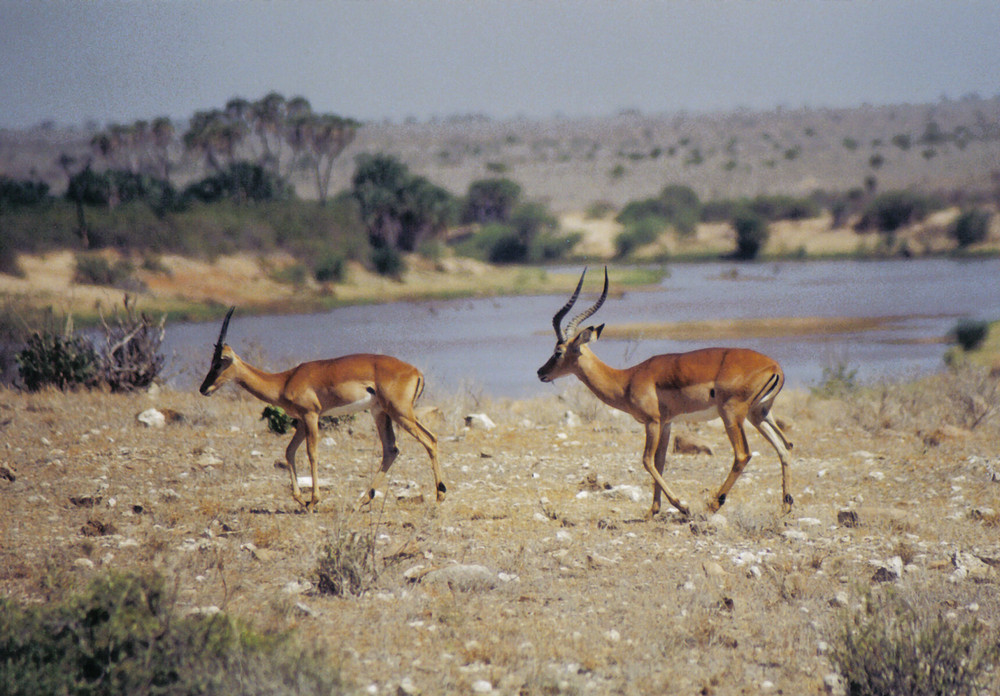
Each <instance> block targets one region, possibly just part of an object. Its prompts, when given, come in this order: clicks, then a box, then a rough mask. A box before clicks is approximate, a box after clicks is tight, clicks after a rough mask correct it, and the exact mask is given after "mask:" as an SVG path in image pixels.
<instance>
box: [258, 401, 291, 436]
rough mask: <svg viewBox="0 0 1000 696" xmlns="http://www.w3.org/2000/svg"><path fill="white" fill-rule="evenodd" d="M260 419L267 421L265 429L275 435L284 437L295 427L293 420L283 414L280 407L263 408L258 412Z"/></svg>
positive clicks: (269, 406)
mask: <svg viewBox="0 0 1000 696" xmlns="http://www.w3.org/2000/svg"><path fill="white" fill-rule="evenodd" d="M260 418H261V420H265V421H267V429H268V430H270V431H271V432H272V433H275V434H277V435H284V434H285V433H287V432H288V431H289V430H290V429H291V428H294V427H295V419H294V418H292V417H291V416H290V415H288V414H287V413H285V409H283V408H281V406H271V405H267V406H265V407H264V410H263V411H261V412H260Z"/></svg>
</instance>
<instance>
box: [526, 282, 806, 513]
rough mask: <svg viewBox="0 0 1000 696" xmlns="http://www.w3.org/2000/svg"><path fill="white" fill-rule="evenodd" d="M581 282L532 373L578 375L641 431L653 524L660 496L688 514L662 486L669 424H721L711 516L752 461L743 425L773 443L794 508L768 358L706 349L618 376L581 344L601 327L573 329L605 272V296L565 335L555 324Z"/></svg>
mask: <svg viewBox="0 0 1000 696" xmlns="http://www.w3.org/2000/svg"><path fill="white" fill-rule="evenodd" d="M586 273H587V270H586V269H584V271H583V274H581V275H580V282H579V283H577V285H576V290H575V291H574V292H573V295H572V297H570V298H569V302H567V303H566V304H565V305H564V306H563V308H562V309H560V310H559V311H558V312H556V315H555V316H554V317H553V319H552V325H553V326H554V327H555V330H556V349H555V352H554V353H553V354H552V357H551V358H549V360H548V362H546V363H545V364H544V365H542V366H541V367H540V368H539V369H538V378H539V379H540V380H542V381H543V382H551V381H552V380H554V379H556V378H558V377H562V376H564V375H576V376H577V377H578V378H579V379H580V381H581V382H583V383H584V384H585V385H586V386H587V388H588V389H590V391H592V392H594V394H595V395H596V396H597V398H599V399H600V400H601V401H603V402H604V403H606V404H608V405H609V406H613V407H614V408H617V409H619V410H620V411H624V412H625V413H627V414H629V415H630V416H632V417H633V418H635V419H636V420H637V421H639V422H640V423H642V425H643V426H645V429H646V446H645V448H644V450H643V453H642V464H643V466H644V467H645V468H646V471H648V472H649V474H650V476H652V477H653V506H652V508H651V509H650V511H649V516H650V517H652V516H653V515H656V513H658V512H659V511H660V491H662V492H663V494H664V495H666V496H667V500H669V501H670V504H671V505H673V506H674V507H675V508H677V509H678V510H680V511H681V512H682V513H683V514H685V515H687V514H689V510H688V508H687V507H686V506H685V505H683V504H682V503H681V501H680V500H679V499H678V498H677V497H676V496H675V495H674V494H673V493H672V492H671V491H670V488H669V487H668V486H667V482H666V481H665V480H664V479H663V467H664V464H665V463H666V457H667V445H668V443H669V441H670V424H671V421H673V420H675V419H677V420H711V419H713V418H722V422H723V424H724V425H725V429H726V435H727V436H728V437H729V441H730V443H732V446H733V453H734V454H735V460H734V462H733V468H732V470H731V471H730V472H729V476H728V477H726V480H725V481H723V483H722V486H721V487H720V488H719V490H718V491H717V492H716V493H715V494H714V496H713V497H712V499H711V500H710V501H709V508H710V509H711V510H712V511H716V510H718V509H719V508H720V507H721V506H722V505H723V504H724V503H725V502H726V495H727V494H728V493H729V489H730V488H732V486H733V484H734V483H736V479H738V478H739V477H740V474H742V473H743V469H744V468H745V467H746V465H747V462H749V461H750V449H749V447H748V446H747V439H746V434H745V433H744V431H743V422H744V421H750V423H752V424H753V426H754V427H755V428H757V430H759V431H760V433H761V435H763V436H764V438H765V439H766V440H767V441H768V442H770V443H771V446H773V447H774V449H775V450H776V451H777V453H778V459H780V460H781V492H782V508H783V510H784V512H786V513H787V512H789V511H790V510H791V508H792V494H791V493H790V492H789V487H788V486H789V482H788V478H789V472H788V467H789V464H790V457H789V454H788V450H789V449H791V447H792V443H791V442H789V441H788V438H786V437H785V435H784V433H782V432H781V428H779V427H778V425H777V423H775V421H774V418H773V417H772V415H771V412H770V411H771V404H772V403H773V402H774V398H775V397H776V396H777V395H778V392H779V391H780V390H781V387H782V385H783V384H784V381H785V376H784V374H783V373H782V371H781V367H780V366H779V365H778V363H776V362H775V361H774V360H772V359H771V358H769V357H767V356H766V355H761V354H760V353H757V352H755V351H752V350H746V349H743V348H704V349H702V350H694V351H691V352H689V353H669V354H666V355H656V356H654V357H652V358H650V359H648V360H646V361H645V362H641V363H639V364H638V365H635V366H633V367H628V368H625V369H622V370H619V369H615V368H613V367H610V366H609V365H606V364H605V363H603V362H601V360H600V359H599V358H598V357H597V356H596V355H594V353H593V352H592V351H591V350H590V347H589V346H588V345H587V344H588V343H590V342H591V341H594V340H597V339H598V338H599V337H600V335H601V331H602V330H603V329H604V324H601V325H600V326H597V327H596V328H595V327H593V326H588V327H587V328H585V329H583V330H579V329H578V328H577V327H578V326H579V325H580V323H581V322H582V321H584V320H585V319H587V318H588V317H590V316H591V315H592V314H594V312H596V311H597V310H598V309H600V307H601V305H602V304H604V300H605V299H607V297H608V269H607V268H605V269H604V292H602V293H601V297H600V299H599V300H597V302H595V303H594V304H593V305H592V306H591V307H590V308H589V309H588V310H586V311H585V312H583V313H581V314H579V315H578V316H576V317H575V318H574V319H573V320H572V321H570V322H569V323H568V324H567V325H566V328H565V329H562V328H561V326H560V324H561V322H562V319H563V317H564V316H566V313H567V312H569V310H570V308H572V306H573V304H574V303H575V302H576V298H577V297H578V296H579V295H580V288H581V287H582V286H583V277H584V275H586Z"/></svg>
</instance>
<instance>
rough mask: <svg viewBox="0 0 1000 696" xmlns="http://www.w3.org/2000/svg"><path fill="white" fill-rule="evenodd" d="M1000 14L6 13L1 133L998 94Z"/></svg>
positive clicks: (889, 8) (787, 5)
mask: <svg viewBox="0 0 1000 696" xmlns="http://www.w3.org/2000/svg"><path fill="white" fill-rule="evenodd" d="M998 36H1000V2H998V1H997V0H660V1H658V2H653V1H651V0H618V1H612V0H573V1H571V0H546V1H543V0H532V1H526V0H464V1H459V0H393V1H388V0H327V1H325V2H319V1H315V0H295V1H294V2H293V1H290V0H267V1H266V2H265V1H257V0H243V1H236V0H226V1H221V0H199V1H197V2H195V1H192V0H130V1H127V2H126V1H115V2H110V1H107V0H76V1H74V2H60V1H56V0H42V1H39V0H0V127H6V128H23V127H30V126H32V125H35V124H37V123H40V122H42V121H46V120H51V121H55V122H56V123H59V124H61V125H81V124H83V123H85V122H87V121H96V122H97V123H99V124H107V123H111V122H118V123H129V122H132V121H135V120H137V119H151V118H155V117H157V116H169V117H171V118H174V119H175V120H186V119H187V118H188V117H190V116H191V115H192V114H193V113H194V112H195V111H197V110H204V109H210V108H215V107H219V108H221V107H222V106H224V105H225V103H226V102H227V101H228V100H229V99H231V98H233V97H237V96H239V97H244V98H247V99H251V100H253V99H259V98H260V97H262V96H264V95H265V94H267V93H268V92H271V91H277V92H279V93H281V94H283V95H285V96H286V97H289V98H290V97H293V96H298V95H301V96H304V97H306V98H307V99H308V100H309V101H310V102H311V103H312V106H313V109H314V110H315V111H319V112H325V113H336V114H339V115H341V116H349V117H352V118H356V119H359V120H362V121H381V120H385V119H388V120H391V121H394V122H401V121H403V120H405V119H411V118H412V119H416V120H418V121H426V120H429V119H432V118H443V117H448V116H453V115H461V114H482V115H485V116H488V117H491V118H495V119H505V118H516V117H527V118H549V117H552V116H565V117H586V116H607V115H611V114H614V113H617V112H619V111H621V110H624V109H637V110H639V111H641V112H643V113H648V114H658V113H675V112H678V111H686V112H705V111H727V110H731V109H734V108H745V109H751V110H769V109H773V108H775V107H778V106H782V107H786V108H799V107H810V108H820V107H853V106H859V105H861V104H864V103H870V104H889V103H923V102H933V101H937V100H938V99H940V98H942V97H948V98H959V97H962V96H964V95H967V94H971V93H977V94H979V95H980V96H982V97H984V98H985V97H993V96H996V95H998V94H1000V40H998Z"/></svg>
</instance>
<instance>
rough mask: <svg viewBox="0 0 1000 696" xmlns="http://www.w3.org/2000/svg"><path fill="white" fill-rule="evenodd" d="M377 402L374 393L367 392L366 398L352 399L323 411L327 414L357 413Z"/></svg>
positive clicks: (343, 414) (344, 414)
mask: <svg viewBox="0 0 1000 696" xmlns="http://www.w3.org/2000/svg"><path fill="white" fill-rule="evenodd" d="M373 403H375V395H374V394H365V398H363V399H358V400H357V401H352V402H351V403H349V404H344V405H343V406H334V407H333V408H328V409H327V410H325V411H323V415H325V416H346V415H348V414H350V413H357V412H358V411H367V410H368V409H370V408H371V407H372V404H373Z"/></svg>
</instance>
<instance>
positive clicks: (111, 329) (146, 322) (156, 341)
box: [97, 295, 166, 392]
mask: <svg viewBox="0 0 1000 696" xmlns="http://www.w3.org/2000/svg"><path fill="white" fill-rule="evenodd" d="M124 305H125V312H124V315H121V314H119V315H117V316H116V317H115V320H114V322H113V323H110V324H109V323H108V322H107V321H106V320H105V319H104V317H103V316H102V317H101V327H102V329H103V330H104V347H103V348H102V349H101V353H100V356H99V358H98V361H97V364H98V375H97V379H98V380H99V381H100V382H101V383H103V384H105V385H107V386H108V387H109V388H110V389H111V391H113V392H130V391H136V390H139V389H146V388H147V387H149V385H151V384H152V383H153V380H155V379H156V378H157V376H159V374H160V370H162V369H163V362H164V358H163V356H162V355H160V352H159V351H160V346H161V344H162V343H163V336H164V330H163V324H164V322H165V321H166V316H164V317H162V318H161V319H160V322H159V324H154V323H153V320H152V319H151V318H150V317H149V316H148V315H146V314H140V313H136V311H135V303H134V302H131V303H130V302H129V297H128V295H126V296H125V301H124Z"/></svg>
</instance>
